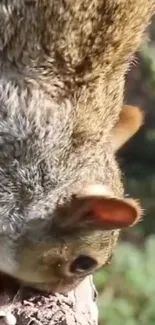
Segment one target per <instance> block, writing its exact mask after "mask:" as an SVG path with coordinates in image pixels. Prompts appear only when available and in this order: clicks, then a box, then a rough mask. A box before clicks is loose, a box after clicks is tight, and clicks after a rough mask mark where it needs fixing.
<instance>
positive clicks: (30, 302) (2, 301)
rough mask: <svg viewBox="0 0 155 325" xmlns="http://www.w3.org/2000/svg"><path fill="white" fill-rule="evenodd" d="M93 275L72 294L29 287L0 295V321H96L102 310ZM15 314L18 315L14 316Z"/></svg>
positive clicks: (34, 324) (66, 324)
mask: <svg viewBox="0 0 155 325" xmlns="http://www.w3.org/2000/svg"><path fill="white" fill-rule="evenodd" d="M95 300H96V291H95V288H94V285H93V282H92V278H91V277H88V278H86V279H85V280H84V281H83V282H82V283H81V285H80V286H79V287H78V288H76V289H75V290H74V291H72V292H70V293H69V294H68V295H65V296H64V295H61V294H56V295H42V294H40V293H36V292H35V293H34V292H32V291H31V290H28V289H26V288H20V289H19V290H17V291H16V293H15V291H13V292H7V293H4V292H3V294H1V296H0V325H5V324H6V325H15V321H16V325H54V324H57V325H74V324H75V325H96V324H97V323H98V311H97V306H96V303H95ZM11 314H13V315H14V316H15V319H14V318H13V317H12V315H11Z"/></svg>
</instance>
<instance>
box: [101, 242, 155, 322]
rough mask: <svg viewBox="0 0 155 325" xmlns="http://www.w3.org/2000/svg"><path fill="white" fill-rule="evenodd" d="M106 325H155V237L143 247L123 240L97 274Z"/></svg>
mask: <svg viewBox="0 0 155 325" xmlns="http://www.w3.org/2000/svg"><path fill="white" fill-rule="evenodd" d="M95 283H96V286H97V289H98V291H99V299H98V305H99V311H100V320H101V324H104V325H154V324H155V236H150V237H149V238H148V239H147V240H146V241H145V246H144V247H143V248H137V247H136V246H134V245H133V244H130V243H125V242H121V243H120V244H119V245H118V247H117V250H116V252H115V254H114V257H113V261H112V264H111V265H110V266H108V267H106V268H105V269H103V270H100V271H99V272H98V273H97V274H96V276H95Z"/></svg>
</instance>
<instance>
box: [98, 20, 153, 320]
mask: <svg viewBox="0 0 155 325" xmlns="http://www.w3.org/2000/svg"><path fill="white" fill-rule="evenodd" d="M125 103H127V104H131V105H137V106H139V107H141V108H142V109H143V110H144V111H145V113H146V114H145V125H144V126H143V127H142V128H141V130H140V131H139V132H138V133H137V135H136V136H135V137H134V138H133V139H132V140H131V141H130V142H129V144H127V145H125V146H124V148H122V150H121V151H120V152H119V153H118V161H119V164H120V167H121V169H122V170H123V172H124V185H125V190H126V193H128V194H130V196H132V197H135V198H140V199H141V203H142V206H143V208H144V211H145V218H144V221H143V222H141V223H140V224H139V225H138V226H136V227H134V228H133V229H132V228H131V229H130V230H127V231H125V232H123V233H122V236H121V239H120V241H119V244H118V246H117V250H116V253H115V254H114V257H113V260H112V262H111V264H110V265H109V266H108V267H105V268H103V269H102V270H100V271H99V272H98V273H97V274H96V276H95V283H96V286H97V289H98V292H99V297H98V306H99V310H100V325H155V17H154V18H153V19H152V23H151V25H150V26H149V28H148V31H147V35H146V38H145V40H144V42H143V44H142V46H141V49H140V51H139V52H138V53H136V55H135V59H134V60H133V63H132V64H131V66H130V71H129V72H128V75H127V76H126V88H125Z"/></svg>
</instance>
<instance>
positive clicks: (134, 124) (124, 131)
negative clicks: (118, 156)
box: [112, 105, 144, 151]
mask: <svg viewBox="0 0 155 325" xmlns="http://www.w3.org/2000/svg"><path fill="white" fill-rule="evenodd" d="M143 123H144V112H143V111H142V110H140V108H138V107H135V106H128V105H124V107H123V109H122V111H121V113H120V116H119V120H118V122H117V123H116V125H115V126H114V128H113V130H112V147H113V149H114V151H117V150H119V149H120V148H121V147H122V146H123V145H124V144H125V143H126V142H127V141H128V140H129V139H130V138H131V137H132V136H133V135H134V134H135V133H136V132H137V131H138V130H139V129H140V127H141V126H142V125H143Z"/></svg>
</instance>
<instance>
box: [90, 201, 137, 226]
mask: <svg viewBox="0 0 155 325" xmlns="http://www.w3.org/2000/svg"><path fill="white" fill-rule="evenodd" d="M92 210H93V215H94V217H95V218H96V219H98V221H101V222H103V223H104V224H105V226H108V227H110V228H113V227H114V228H124V227H129V226H131V225H132V224H133V223H135V221H137V219H139V218H138V211H137V209H136V207H135V206H134V205H131V204H129V203H127V202H126V201H123V200H116V199H113V198H111V199H95V200H93V203H92Z"/></svg>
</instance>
